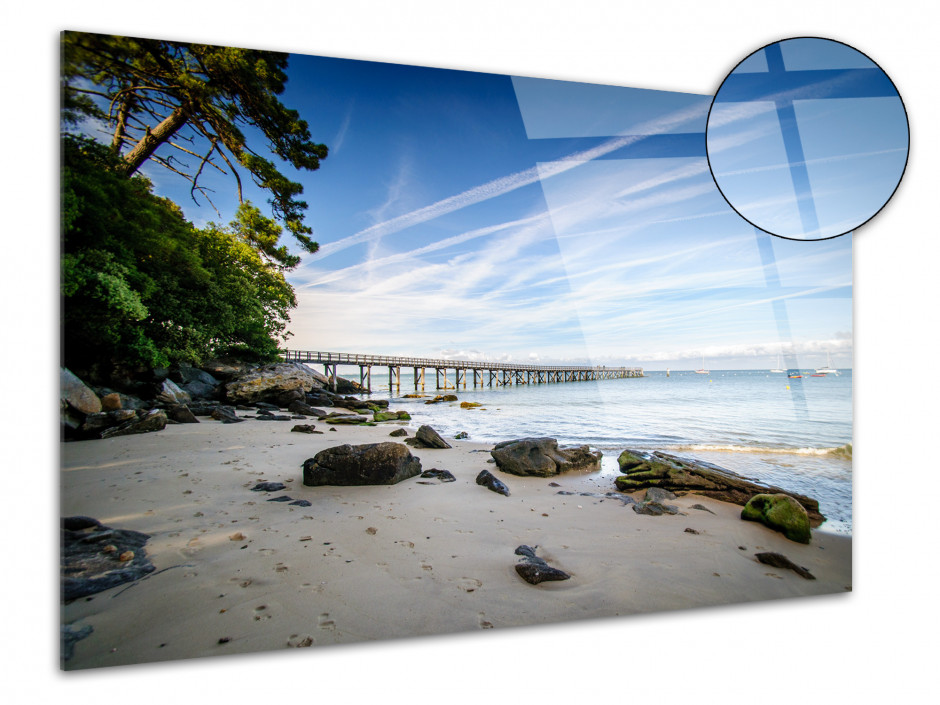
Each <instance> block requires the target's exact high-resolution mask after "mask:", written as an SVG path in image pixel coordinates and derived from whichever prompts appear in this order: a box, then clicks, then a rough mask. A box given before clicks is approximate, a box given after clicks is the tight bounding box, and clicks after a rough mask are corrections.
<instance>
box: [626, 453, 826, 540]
mask: <svg viewBox="0 0 940 705" xmlns="http://www.w3.org/2000/svg"><path fill="white" fill-rule="evenodd" d="M617 462H618V463H619V465H620V470H621V471H622V472H624V473H625V474H624V475H621V476H620V477H618V478H617V479H616V481H615V482H616V485H617V489H618V490H620V491H621V492H636V491H637V490H641V489H646V488H648V487H661V488H662V489H665V490H670V491H672V492H694V493H696V494H700V495H704V496H706V497H712V498H714V499H719V500H721V501H724V502H731V503H733V504H739V505H741V506H744V505H745V504H747V502H748V500H750V499H751V497H753V496H754V495H756V494H787V495H789V496H791V497H793V498H794V499H795V500H796V501H797V502H799V503H800V504H801V505H802V506H803V507H804V508H805V509H806V511H807V513H808V514H809V518H810V524H811V525H812V526H814V527H815V526H819V525H820V524H821V523H822V522H823V521H825V519H826V518H825V517H824V516H823V515H822V514H820V513H819V502H817V501H816V500H815V499H812V498H811V497H805V496H803V495H799V494H795V493H792V492H786V491H785V490H782V489H780V488H779V487H771V486H768V485H764V484H761V483H758V482H756V481H753V480H749V479H747V478H745V477H742V476H741V475H738V474H736V473H734V472H731V471H730V470H726V469H724V468H721V467H718V466H717V465H712V464H711V463H705V462H702V461H698V460H689V459H685V458H679V457H676V456H673V455H668V454H666V453H661V452H658V451H657V452H654V453H646V452H643V451H637V450H625V451H623V453H621V454H620V457H619V458H618V459H617Z"/></svg>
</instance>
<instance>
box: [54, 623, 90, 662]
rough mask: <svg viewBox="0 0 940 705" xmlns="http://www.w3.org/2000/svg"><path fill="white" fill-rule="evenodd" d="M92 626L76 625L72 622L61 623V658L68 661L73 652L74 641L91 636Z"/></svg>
mask: <svg viewBox="0 0 940 705" xmlns="http://www.w3.org/2000/svg"><path fill="white" fill-rule="evenodd" d="M93 631H94V628H93V627H92V626H91V625H90V624H86V625H83V626H81V627H77V626H75V625H74V624H63V625H62V628H61V631H60V636H61V638H62V660H63V661H68V660H69V659H70V658H72V656H73V655H74V654H75V642H76V641H81V640H82V639H84V638H85V637H87V636H91V633H92V632H93Z"/></svg>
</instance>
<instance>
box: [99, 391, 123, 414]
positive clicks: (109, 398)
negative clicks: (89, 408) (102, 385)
mask: <svg viewBox="0 0 940 705" xmlns="http://www.w3.org/2000/svg"><path fill="white" fill-rule="evenodd" d="M123 408H124V406H123V405H122V404H121V395H120V394H118V393H117V392H111V393H110V394H105V395H104V396H102V397H101V410H102V411H117V410H119V409H123Z"/></svg>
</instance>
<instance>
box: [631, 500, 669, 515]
mask: <svg viewBox="0 0 940 705" xmlns="http://www.w3.org/2000/svg"><path fill="white" fill-rule="evenodd" d="M633 511H635V512H636V513H637V514H646V515H647V516H651V517H659V516H662V515H663V514H678V513H679V508H678V507H676V506H673V505H671V504H660V503H659V502H642V503H640V504H634V505H633Z"/></svg>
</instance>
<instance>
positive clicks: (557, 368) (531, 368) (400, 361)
mask: <svg viewBox="0 0 940 705" xmlns="http://www.w3.org/2000/svg"><path fill="white" fill-rule="evenodd" d="M282 357H283V359H284V360H288V361H292V362H303V363H315V364H321V365H323V367H324V370H325V373H326V374H327V376H331V377H332V386H333V388H334V389H335V388H336V368H337V366H338V365H356V366H358V367H359V379H360V385H361V386H362V387H363V388H364V389H366V390H369V391H371V386H372V382H371V380H372V368H373V367H388V377H389V389H391V388H392V387H393V386H395V387H398V388H400V386H401V368H402V367H411V368H414V371H415V375H414V385H415V390H417V389H418V387H419V385H420V388H421V389H424V377H425V370H426V369H433V370H435V373H436V382H437V387H436V388H437V389H456V388H458V387H460V386H461V384H462V385H463V388H464V389H466V388H467V371H471V372H472V373H473V386H474V388H475V387H476V386H477V384H478V382H479V385H480V386H487V384H488V386H491V387H492V386H508V385H513V384H550V383H560V382H584V381H589V380H598V379H619V378H624V377H642V376H643V368H642V367H604V366H593V367H591V366H584V365H533V364H528V363H512V362H488V361H476V360H445V359H435V358H426V357H399V356H394V355H359V354H355V353H337V352H319V351H313V350H285V351H283V353H282ZM448 370H453V371H454V377H455V379H454V384H453V385H449V384H448V379H447V371H448ZM442 373H443V385H442V384H441V376H442ZM487 375H488V380H487V379H486V377H487Z"/></svg>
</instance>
